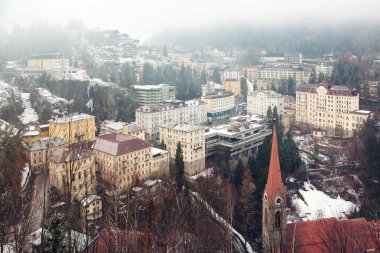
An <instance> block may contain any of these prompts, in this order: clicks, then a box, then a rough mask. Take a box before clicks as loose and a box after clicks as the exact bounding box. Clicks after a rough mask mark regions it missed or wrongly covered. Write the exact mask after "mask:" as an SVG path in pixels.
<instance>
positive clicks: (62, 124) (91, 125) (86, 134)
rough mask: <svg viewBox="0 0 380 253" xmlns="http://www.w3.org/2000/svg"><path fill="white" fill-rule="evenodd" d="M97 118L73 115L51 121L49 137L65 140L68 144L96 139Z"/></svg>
mask: <svg viewBox="0 0 380 253" xmlns="http://www.w3.org/2000/svg"><path fill="white" fill-rule="evenodd" d="M95 131H96V126H95V116H92V115H89V114H85V113H72V114H67V115H66V114H64V115H61V116H57V117H55V118H54V119H51V120H49V136H50V137H58V138H61V139H64V140H65V141H66V142H67V143H68V144H72V143H77V142H81V141H86V140H91V139H93V138H94V137H95Z"/></svg>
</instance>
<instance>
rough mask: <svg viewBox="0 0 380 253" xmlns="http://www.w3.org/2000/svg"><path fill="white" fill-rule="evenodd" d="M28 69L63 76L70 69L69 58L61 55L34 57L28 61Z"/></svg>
mask: <svg viewBox="0 0 380 253" xmlns="http://www.w3.org/2000/svg"><path fill="white" fill-rule="evenodd" d="M27 67H28V68H32V69H39V70H43V71H47V72H50V73H53V74H62V73H64V72H65V71H66V70H68V69H69V58H68V57H67V56H65V55H64V54H60V53H56V54H38V55H32V56H30V57H29V59H28V61H27Z"/></svg>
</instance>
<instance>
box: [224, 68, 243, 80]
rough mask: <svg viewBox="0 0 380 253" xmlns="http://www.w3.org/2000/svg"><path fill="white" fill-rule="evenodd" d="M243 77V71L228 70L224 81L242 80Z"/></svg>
mask: <svg viewBox="0 0 380 253" xmlns="http://www.w3.org/2000/svg"><path fill="white" fill-rule="evenodd" d="M240 77H241V71H240V70H237V69H234V70H226V71H224V72H223V80H240Z"/></svg>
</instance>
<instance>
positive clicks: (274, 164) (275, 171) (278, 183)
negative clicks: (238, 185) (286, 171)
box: [265, 124, 286, 205]
mask: <svg viewBox="0 0 380 253" xmlns="http://www.w3.org/2000/svg"><path fill="white" fill-rule="evenodd" d="M265 193H266V194H267V196H268V200H269V205H272V204H274V198H275V197H276V196H278V194H280V196H281V197H282V199H283V200H285V199H286V196H285V193H286V189H285V185H284V184H283V182H282V178H281V168H280V158H279V154H278V144H277V132H276V124H274V125H273V137H272V150H271V154H270V163H269V171H268V179H267V184H266V186H265Z"/></svg>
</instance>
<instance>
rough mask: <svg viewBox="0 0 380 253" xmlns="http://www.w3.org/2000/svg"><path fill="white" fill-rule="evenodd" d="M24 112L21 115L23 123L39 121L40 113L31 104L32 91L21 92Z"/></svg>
mask: <svg viewBox="0 0 380 253" xmlns="http://www.w3.org/2000/svg"><path fill="white" fill-rule="evenodd" d="M21 99H22V104H23V107H24V112H23V113H22V114H21V115H20V116H19V119H20V120H21V122H22V123H23V124H25V125H26V124H29V123H34V122H38V115H37V113H36V111H35V110H34V109H33V107H32V105H31V104H30V100H29V99H30V93H21Z"/></svg>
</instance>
